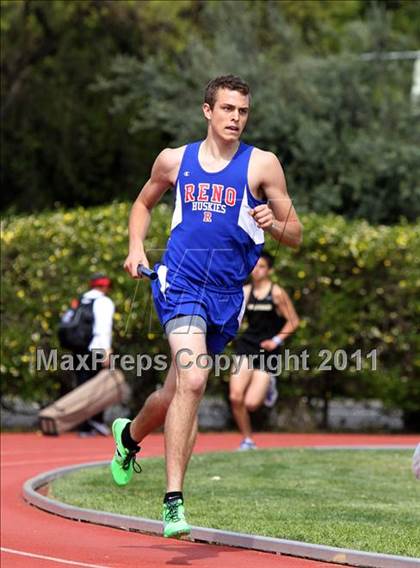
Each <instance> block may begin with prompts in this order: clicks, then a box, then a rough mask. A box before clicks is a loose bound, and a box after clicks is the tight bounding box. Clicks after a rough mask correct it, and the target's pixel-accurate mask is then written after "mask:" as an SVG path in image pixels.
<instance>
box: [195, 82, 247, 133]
mask: <svg viewBox="0 0 420 568" xmlns="http://www.w3.org/2000/svg"><path fill="white" fill-rule="evenodd" d="M203 112H204V116H205V117H206V118H207V120H208V121H209V125H210V128H211V129H212V130H213V132H214V133H215V134H217V136H219V137H220V138H222V139H223V140H225V141H226V142H234V141H235V140H239V138H240V136H241V134H242V132H243V130H244V128H245V125H246V122H247V120H248V113H249V97H248V95H243V94H242V93H240V92H239V91H231V90H230V89H218V91H217V93H216V101H215V103H214V106H213V108H212V109H211V108H210V106H209V105H208V104H207V103H204V105H203Z"/></svg>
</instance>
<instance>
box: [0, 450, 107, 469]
mask: <svg viewBox="0 0 420 568" xmlns="http://www.w3.org/2000/svg"><path fill="white" fill-rule="evenodd" d="M89 458H90V460H92V461H95V460H101V461H102V460H106V459H107V458H110V461H111V458H112V454H111V455H110V454H109V453H108V454H98V455H96V456H89ZM79 459H80V460H84V459H86V456H80V458H79ZM57 462H68V463H71V460H69V458H68V457H67V458H54V459H52V460H35V461H34V460H30V459H29V460H25V461H16V462H8V463H1V464H0V465H1V467H12V466H16V465H26V466H31V465H38V464H44V463H57ZM81 463H82V462H81Z"/></svg>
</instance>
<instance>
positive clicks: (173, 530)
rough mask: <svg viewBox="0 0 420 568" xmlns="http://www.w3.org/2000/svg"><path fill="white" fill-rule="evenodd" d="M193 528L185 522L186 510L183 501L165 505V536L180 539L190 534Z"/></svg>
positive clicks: (178, 500) (179, 500)
mask: <svg viewBox="0 0 420 568" xmlns="http://www.w3.org/2000/svg"><path fill="white" fill-rule="evenodd" d="M190 532H191V527H190V525H189V524H188V523H187V521H186V520H185V509H184V503H183V502H182V499H177V500H176V501H169V503H164V504H163V536H165V537H167V538H179V537H180V536H183V535H187V534H190Z"/></svg>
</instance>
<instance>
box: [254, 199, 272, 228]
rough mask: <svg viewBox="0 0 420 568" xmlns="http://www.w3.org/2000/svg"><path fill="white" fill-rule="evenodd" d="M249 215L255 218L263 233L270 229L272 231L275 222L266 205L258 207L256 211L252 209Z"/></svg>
mask: <svg viewBox="0 0 420 568" xmlns="http://www.w3.org/2000/svg"><path fill="white" fill-rule="evenodd" d="M249 214H250V215H251V217H253V218H254V220H255V222H256V223H257V225H258V227H259V228H260V229H262V230H263V231H268V229H271V227H272V225H273V221H274V220H275V217H274V214H273V212H272V211H271V209H270V207H269V206H268V205H266V204H264V205H257V207H255V208H254V209H250V210H249Z"/></svg>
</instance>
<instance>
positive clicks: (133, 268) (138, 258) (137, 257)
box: [124, 252, 150, 278]
mask: <svg viewBox="0 0 420 568" xmlns="http://www.w3.org/2000/svg"><path fill="white" fill-rule="evenodd" d="M139 264H142V265H143V266H145V267H146V268H150V267H149V261H148V260H147V257H146V255H145V253H144V252H136V253H129V255H128V256H127V258H126V259H125V262H124V270H125V271H126V272H128V274H129V275H130V276H131V277H132V278H142V277H141V276H139V275H138V274H137V266H138V265H139Z"/></svg>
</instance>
